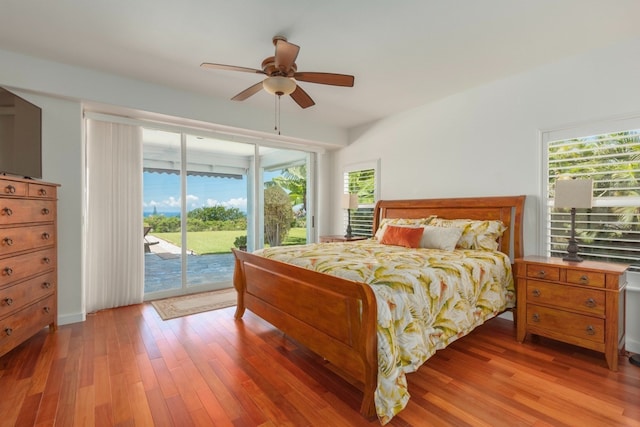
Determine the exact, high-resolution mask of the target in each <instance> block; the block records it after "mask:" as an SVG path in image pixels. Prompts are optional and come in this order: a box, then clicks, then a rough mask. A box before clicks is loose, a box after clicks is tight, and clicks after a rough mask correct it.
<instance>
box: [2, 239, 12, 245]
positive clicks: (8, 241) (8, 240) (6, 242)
mask: <svg viewBox="0 0 640 427" xmlns="http://www.w3.org/2000/svg"><path fill="white" fill-rule="evenodd" d="M2 241H3V242H4V244H5V245H7V246H13V239H12V238H11V237H5V238H4V239H3V240H2Z"/></svg>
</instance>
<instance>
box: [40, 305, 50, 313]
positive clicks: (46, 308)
mask: <svg viewBox="0 0 640 427" xmlns="http://www.w3.org/2000/svg"><path fill="white" fill-rule="evenodd" d="M42 310H43V311H44V312H45V313H49V312H50V311H51V307H49V306H46V307H43V308H42Z"/></svg>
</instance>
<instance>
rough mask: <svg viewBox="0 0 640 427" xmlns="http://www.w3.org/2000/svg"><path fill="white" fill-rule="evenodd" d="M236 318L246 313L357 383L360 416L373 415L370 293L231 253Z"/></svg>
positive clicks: (364, 288)
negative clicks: (360, 392) (296, 342)
mask: <svg viewBox="0 0 640 427" xmlns="http://www.w3.org/2000/svg"><path fill="white" fill-rule="evenodd" d="M233 253H234V255H235V260H236V265H235V272H234V277H233V283H234V286H235V288H236V290H237V291H238V305H237V308H236V314H235V317H236V319H240V318H242V316H243V314H244V311H245V309H249V310H251V311H252V312H254V313H255V314H257V315H258V316H260V317H261V318H263V319H265V320H266V321H268V322H269V323H271V324H272V325H274V326H275V327H277V328H278V329H280V330H281V331H283V332H284V333H285V334H287V335H290V336H291V337H293V338H294V339H295V340H296V341H298V342H300V343H301V344H303V345H304V346H306V347H307V348H308V349H310V350H311V351H313V352H315V353H316V354H318V355H320V356H322V357H323V358H324V359H326V360H327V361H329V362H330V363H332V364H334V365H335V366H336V367H338V368H339V370H340V371H342V372H344V373H346V374H347V375H349V376H350V377H352V378H353V379H355V380H356V381H357V382H358V385H359V386H360V387H361V389H362V391H363V393H364V396H363V399H362V404H361V406H360V413H361V414H362V415H363V416H365V417H367V418H373V417H375V415H376V411H375V405H374V401H373V394H374V392H375V389H376V384H377V375H378V359H377V354H378V353H377V336H376V324H377V319H376V317H377V314H376V313H377V308H376V300H375V296H374V293H373V290H372V289H371V288H370V287H369V286H367V285H365V284H363V283H359V282H353V281H350V280H345V279H341V278H339V277H335V276H329V275H326V274H322V273H317V272H315V271H311V270H307V269H304V268H300V267H296V266H293V265H290V264H285V263H282V262H279V261H274V260H270V259H267V258H263V257H260V256H257V255H253V254H251V253H248V252H243V251H239V250H233Z"/></svg>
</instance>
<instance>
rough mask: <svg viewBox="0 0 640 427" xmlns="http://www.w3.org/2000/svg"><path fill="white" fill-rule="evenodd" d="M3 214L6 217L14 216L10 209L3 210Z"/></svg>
mask: <svg viewBox="0 0 640 427" xmlns="http://www.w3.org/2000/svg"><path fill="white" fill-rule="evenodd" d="M2 213H3V214H5V215H6V216H11V215H13V211H12V210H11V209H9V208H3V209H2Z"/></svg>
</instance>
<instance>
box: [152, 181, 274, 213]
mask: <svg viewBox="0 0 640 427" xmlns="http://www.w3.org/2000/svg"><path fill="white" fill-rule="evenodd" d="M279 174H280V171H277V172H268V173H265V180H266V181H269V180H271V179H272V178H273V177H274V176H277V175H279ZM143 189H144V196H143V199H144V201H143V212H144V214H145V215H149V214H151V213H153V211H154V207H155V209H156V212H157V213H159V214H160V213H165V214H175V213H178V212H180V203H181V199H180V176H179V175H173V174H166V173H149V172H145V173H144V174H143ZM209 206H224V207H226V208H238V209H240V210H241V211H242V212H246V211H247V177H246V176H243V177H242V179H231V178H212V177H203V176H187V211H190V210H193V209H195V208H201V207H209Z"/></svg>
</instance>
